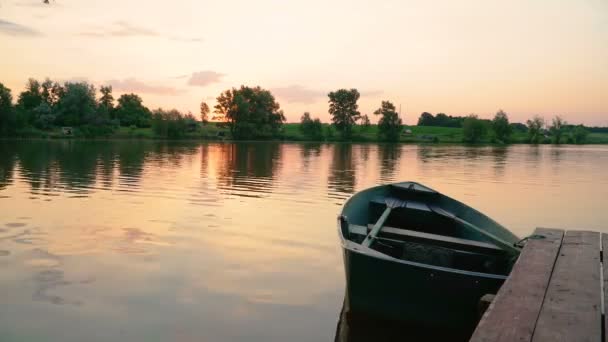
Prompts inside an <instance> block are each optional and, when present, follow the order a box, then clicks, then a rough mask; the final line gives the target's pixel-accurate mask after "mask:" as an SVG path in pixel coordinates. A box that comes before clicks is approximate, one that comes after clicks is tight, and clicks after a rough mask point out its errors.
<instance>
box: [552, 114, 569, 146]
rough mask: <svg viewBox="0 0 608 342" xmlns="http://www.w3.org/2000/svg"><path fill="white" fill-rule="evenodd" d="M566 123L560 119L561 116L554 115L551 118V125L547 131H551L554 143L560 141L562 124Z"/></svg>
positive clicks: (562, 130)
mask: <svg viewBox="0 0 608 342" xmlns="http://www.w3.org/2000/svg"><path fill="white" fill-rule="evenodd" d="M566 125H567V123H566V121H565V120H564V119H562V118H561V116H559V115H556V116H555V117H554V118H553V120H552V122H551V126H550V127H549V132H550V133H551V137H552V138H553V143H554V144H559V143H561V140H562V135H563V134H564V126H566Z"/></svg>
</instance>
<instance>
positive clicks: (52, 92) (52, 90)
mask: <svg viewBox="0 0 608 342" xmlns="http://www.w3.org/2000/svg"><path fill="white" fill-rule="evenodd" d="M40 88H41V90H40V95H41V96H42V101H44V102H46V104H47V105H49V107H51V108H52V107H53V106H55V105H56V104H57V102H58V101H59V98H61V97H62V96H63V95H64V91H63V87H62V86H61V85H60V84H59V83H57V82H53V81H51V80H50V79H49V78H47V79H45V80H44V82H42V85H41V86H40Z"/></svg>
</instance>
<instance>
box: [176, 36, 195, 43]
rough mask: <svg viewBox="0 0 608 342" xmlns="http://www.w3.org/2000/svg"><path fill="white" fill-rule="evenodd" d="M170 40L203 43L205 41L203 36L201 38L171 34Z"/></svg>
mask: <svg viewBox="0 0 608 342" xmlns="http://www.w3.org/2000/svg"><path fill="white" fill-rule="evenodd" d="M169 40H173V41H176V42H181V43H202V42H203V38H200V37H194V38H188V37H180V36H171V37H169Z"/></svg>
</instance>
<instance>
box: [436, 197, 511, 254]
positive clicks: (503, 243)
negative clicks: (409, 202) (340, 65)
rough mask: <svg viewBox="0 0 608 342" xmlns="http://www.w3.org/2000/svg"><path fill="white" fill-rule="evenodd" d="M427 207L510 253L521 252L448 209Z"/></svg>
mask: <svg viewBox="0 0 608 342" xmlns="http://www.w3.org/2000/svg"><path fill="white" fill-rule="evenodd" d="M429 208H430V209H431V210H432V211H433V212H435V213H437V214H439V215H442V216H445V217H448V218H451V219H452V220H454V221H456V222H458V223H460V224H462V225H463V226H465V227H466V228H468V229H471V230H474V231H476V232H478V233H480V234H482V235H484V236H486V237H488V238H489V239H490V240H492V242H494V243H496V244H497V245H499V246H500V247H502V248H504V249H506V251H507V252H509V253H511V254H515V255H519V253H520V252H521V250H520V249H519V248H517V247H515V246H514V245H513V244H512V243H509V242H507V241H505V240H503V239H501V238H499V237H498V236H496V235H494V234H492V233H488V232H487V231H485V230H483V229H481V228H479V227H477V226H475V225H474V224H472V223H469V222H467V221H465V220H463V219H461V218H460V217H458V216H456V215H454V214H452V213H450V212H449V211H445V210H443V209H442V208H439V207H436V206H431V205H429Z"/></svg>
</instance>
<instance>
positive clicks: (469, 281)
mask: <svg viewBox="0 0 608 342" xmlns="http://www.w3.org/2000/svg"><path fill="white" fill-rule="evenodd" d="M343 254H344V266H345V272H346V283H347V293H346V305H347V307H348V309H349V310H351V311H354V312H363V313H368V314H373V315H377V316H379V317H385V318H389V319H395V320H402V321H407V322H408V323H413V324H418V325H421V326H428V327H442V328H457V329H467V327H470V329H473V328H474V327H475V325H476V324H477V321H478V319H479V312H478V304H479V299H480V298H481V297H482V296H483V295H485V294H495V293H496V292H497V291H498V289H499V288H500V286H501V285H502V284H503V282H504V281H505V278H506V277H504V276H497V275H491V274H479V273H474V272H461V271H457V270H449V269H442V268H437V267H433V266H428V265H420V264H416V263H407V262H402V261H398V260H387V259H383V258H378V257H377V256H373V255H369V254H366V253H361V252H358V251H355V250H352V249H350V248H348V247H347V246H345V247H344V248H343Z"/></svg>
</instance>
